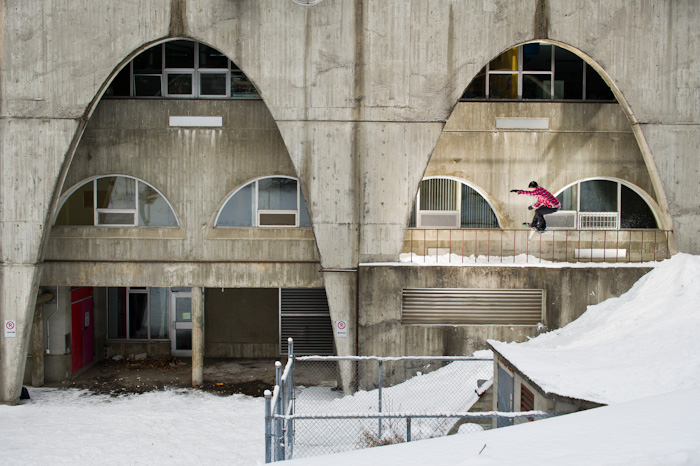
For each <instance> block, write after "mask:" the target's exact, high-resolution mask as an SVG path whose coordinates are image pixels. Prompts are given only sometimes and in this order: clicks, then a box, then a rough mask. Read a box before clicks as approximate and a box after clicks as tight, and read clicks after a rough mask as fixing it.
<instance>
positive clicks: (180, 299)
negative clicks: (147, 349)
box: [170, 291, 192, 356]
mask: <svg viewBox="0 0 700 466" xmlns="http://www.w3.org/2000/svg"><path fill="white" fill-rule="evenodd" d="M170 312H171V316H172V324H171V326H170V330H171V332H170V352H171V354H172V355H173V356H192V293H190V292H189V291H186V292H185V291H178V292H173V293H172V294H171V295H170Z"/></svg>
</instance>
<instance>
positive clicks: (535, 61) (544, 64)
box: [523, 44, 552, 71]
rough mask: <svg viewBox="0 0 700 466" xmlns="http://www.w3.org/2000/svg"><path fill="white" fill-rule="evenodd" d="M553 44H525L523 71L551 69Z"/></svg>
mask: <svg viewBox="0 0 700 466" xmlns="http://www.w3.org/2000/svg"><path fill="white" fill-rule="evenodd" d="M551 70H552V46H551V44H525V45H523V71H551Z"/></svg>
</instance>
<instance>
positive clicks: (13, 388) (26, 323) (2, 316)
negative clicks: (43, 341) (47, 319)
mask: <svg viewBox="0 0 700 466" xmlns="http://www.w3.org/2000/svg"><path fill="white" fill-rule="evenodd" d="M40 273H41V272H40V267H37V266H27V265H14V264H13V265H7V264H6V265H4V266H2V267H0V323H1V324H2V325H3V329H2V330H1V331H0V404H17V403H18V402H19V396H20V394H21V392H22V380H23V378H24V368H25V366H26V363H27V350H28V347H29V333H30V331H31V327H32V320H33V318H34V306H35V303H36V292H37V289H38V284H37V278H38V276H39V275H40ZM6 321H12V322H13V323H14V330H15V332H14V333H9V332H8V334H6V333H5V322H6Z"/></svg>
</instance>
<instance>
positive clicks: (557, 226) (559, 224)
mask: <svg viewBox="0 0 700 466" xmlns="http://www.w3.org/2000/svg"><path fill="white" fill-rule="evenodd" d="M544 218H545V220H546V222H547V229H548V230H575V229H576V211H575V210H560V211H559V212H554V213H553V214H548V215H545V217H544Z"/></svg>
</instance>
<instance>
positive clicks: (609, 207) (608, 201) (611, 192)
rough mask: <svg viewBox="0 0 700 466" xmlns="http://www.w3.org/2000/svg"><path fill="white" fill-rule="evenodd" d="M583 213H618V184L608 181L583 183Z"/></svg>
mask: <svg viewBox="0 0 700 466" xmlns="http://www.w3.org/2000/svg"><path fill="white" fill-rule="evenodd" d="M581 212H617V182H615V181H608V180H593V181H584V182H582V183H581Z"/></svg>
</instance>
